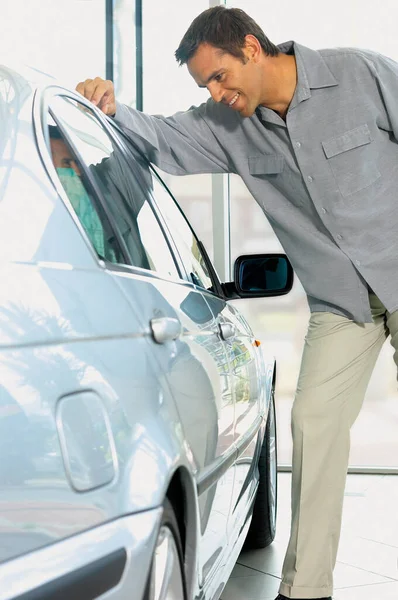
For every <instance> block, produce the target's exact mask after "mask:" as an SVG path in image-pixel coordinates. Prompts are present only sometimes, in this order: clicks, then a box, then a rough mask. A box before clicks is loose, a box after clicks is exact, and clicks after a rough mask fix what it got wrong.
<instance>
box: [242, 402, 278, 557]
mask: <svg viewBox="0 0 398 600" xmlns="http://www.w3.org/2000/svg"><path fill="white" fill-rule="evenodd" d="M258 470H259V483H258V489H257V495H256V499H255V502H254V507H253V516H252V521H251V524H250V528H249V531H248V533H247V537H246V540H245V548H252V549H254V548H265V547H266V546H269V545H270V544H271V543H272V542H273V540H274V538H275V533H276V509H277V490H278V485H277V451H276V419H275V394H274V390H273V391H272V395H271V403H270V407H269V411H268V419H267V426H266V429H265V435H264V440H263V444H262V447H261V452H260V457H259V461H258Z"/></svg>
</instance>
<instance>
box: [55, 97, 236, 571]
mask: <svg viewBox="0 0 398 600" xmlns="http://www.w3.org/2000/svg"><path fill="white" fill-rule="evenodd" d="M63 102H64V104H65V101H64V100H62V99H58V101H57V102H56V103H53V115H54V118H55V119H56V120H57V122H58V123H59V125H60V126H61V127H62V129H63V131H64V132H65V133H66V134H67V135H68V137H69V139H70V143H71V147H74V148H75V150H76V155H77V156H78V158H79V163H80V166H81V168H82V169H84V170H85V172H86V173H87V178H88V179H89V181H90V182H91V186H92V194H95V195H96V197H97V199H98V203H99V205H100V206H102V207H103V210H104V212H106V214H107V215H108V216H109V220H110V222H111V223H112V225H113V228H114V231H115V232H116V233H117V239H118V241H119V243H120V245H121V247H122V248H123V254H124V257H125V259H126V261H125V262H126V263H128V264H129V265H131V266H128V264H127V265H121V264H120V260H119V261H117V260H113V261H112V262H113V263H115V262H119V264H118V265H115V264H113V265H112V268H110V271H109V272H110V274H111V276H112V278H113V279H114V281H115V282H116V283H117V285H118V286H119V288H120V289H121V290H122V291H123V293H124V295H125V297H126V298H127V300H128V301H129V302H130V304H131V307H132V309H133V310H134V311H136V313H137V314H138V315H139V317H140V319H141V322H142V323H143V327H144V329H145V330H146V332H147V333H149V332H151V333H152V336H153V341H152V342H151V344H152V352H153V357H154V360H155V361H156V362H157V365H158V368H159V377H160V378H161V380H162V381H163V382H164V383H165V384H166V385H165V386H164V387H163V389H164V390H165V392H164V393H167V390H169V393H170V394H171V396H172V398H173V400H174V402H175V404H176V407H177V410H178V413H179V416H180V423H181V428H182V430H181V440H182V444H184V445H185V453H186V455H187V456H188V458H189V460H190V462H191V465H192V470H193V472H194V474H195V477H196V480H197V487H198V492H199V508H200V530H201V535H202V543H201V548H202V552H201V556H200V565H201V572H202V574H203V573H206V574H208V573H209V571H211V570H212V569H216V568H217V565H218V564H219V562H220V561H221V559H222V548H223V547H225V546H226V543H225V542H226V536H227V522H228V517H229V510H230V502H231V496H232V491H233V463H234V458H235V447H234V438H233V427H234V402H233V396H232V394H231V388H230V376H229V371H228V365H227V357H226V353H225V349H224V345H223V342H222V341H221V339H220V337H219V331H218V328H217V323H216V321H215V319H214V316H213V313H212V311H211V310H210V309H209V306H208V304H207V303H206V302H205V300H204V298H203V295H202V294H201V292H200V291H198V290H197V288H196V287H195V285H194V284H193V283H189V282H187V281H184V280H183V279H182V276H181V273H182V271H181V269H182V265H181V264H180V263H179V258H178V257H177V258H176V260H175V259H174V256H173V252H172V251H171V248H170V242H169V240H168V239H167V237H166V236H165V235H164V229H163V228H162V225H161V221H160V217H159V215H158V214H157V212H156V211H154V210H153V208H152V206H151V200H150V198H149V197H148V188H149V185H150V180H151V178H150V176H149V171H148V170H147V169H145V168H144V167H143V164H144V163H143V161H142V160H141V163H142V164H141V165H140V164H139V159H137V157H133V156H129V158H128V163H127V162H126V160H125V155H124V154H123V152H121V151H120V146H119V144H118V143H115V138H114V135H115V134H114V133H113V134H110V133H109V132H106V131H105V130H104V129H103V127H102V126H101V125H100V124H99V122H98V120H97V118H96V117H95V115H94V113H92V111H90V110H89V109H86V110H85V111H84V112H82V111H79V110H77V109H76V108H75V107H73V106H71V105H70V104H69V103H68V106H67V107H65V106H64V104H63ZM72 109H73V110H72ZM74 111H75V112H74ZM72 145H73V146H72ZM148 176H149V178H148ZM101 248H102V246H101ZM99 254H101V252H99ZM106 264H107V266H108V267H110V264H109V259H108V262H107V263H106ZM184 274H185V273H184ZM179 327H180V328H181V334H180V335H178V333H179ZM170 468H172V465H170Z"/></svg>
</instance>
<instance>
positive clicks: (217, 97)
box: [207, 81, 224, 102]
mask: <svg viewBox="0 0 398 600" xmlns="http://www.w3.org/2000/svg"><path fill="white" fill-rule="evenodd" d="M207 89H208V90H209V92H210V95H211V97H212V98H213V100H214V102H221V101H222V99H223V97H224V90H223V89H222V87H221V85H220V84H219V83H218V82H217V81H212V82H211V83H209V85H208V86H207Z"/></svg>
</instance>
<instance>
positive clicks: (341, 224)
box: [116, 42, 398, 322]
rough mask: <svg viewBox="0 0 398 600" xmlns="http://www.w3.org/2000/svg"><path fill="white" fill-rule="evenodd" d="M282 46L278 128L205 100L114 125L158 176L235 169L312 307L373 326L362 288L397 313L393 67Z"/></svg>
mask: <svg viewBox="0 0 398 600" xmlns="http://www.w3.org/2000/svg"><path fill="white" fill-rule="evenodd" d="M279 48H280V50H281V51H282V52H294V54H295V57H296V63H297V74H298V81H297V86H296V90H295V94H294V96H293V99H292V102H291V104H290V106H289V109H288V112H287V116H286V122H285V121H284V120H283V119H282V118H280V117H279V115H278V114H277V113H275V112H274V111H272V110H270V109H268V108H265V107H262V106H260V107H258V109H257V112H256V114H255V115H253V116H252V117H250V118H242V117H241V116H240V115H239V113H238V112H237V111H234V110H231V109H230V108H228V107H227V106H225V105H224V104H217V103H215V102H214V101H213V100H211V99H209V100H208V102H206V103H204V104H202V105H200V106H199V107H193V108H191V109H190V110H188V111H185V112H181V113H177V114H175V115H173V116H171V117H162V116H149V115H145V114H143V113H140V112H138V111H134V110H132V109H130V108H128V107H126V106H124V105H120V104H118V105H117V112H116V120H117V121H118V122H119V123H120V124H121V125H123V126H125V127H126V128H127V129H128V130H130V135H131V137H132V139H134V141H135V142H136V143H137V142H138V144H139V145H140V146H141V148H142V150H143V151H144V152H146V154H147V155H148V156H149V159H150V160H151V161H152V162H153V163H154V164H156V165H158V166H159V167H160V168H161V169H163V170H164V171H166V172H169V173H172V174H175V175H186V174H192V173H220V172H221V173H227V172H232V173H237V174H239V175H240V176H241V177H242V179H243V180H244V182H245V184H246V185H247V187H248V189H249V190H250V192H251V194H252V195H253V197H254V198H255V199H256V201H257V202H258V203H259V205H260V206H261V207H262V209H263V211H264V213H265V215H266V216H267V218H268V220H269V222H270V224H271V225H272V227H273V229H274V231H275V233H276V235H277V237H278V238H279V240H280V242H281V243H282V246H283V247H284V249H285V251H286V254H287V255H288V257H289V259H290V261H291V263H292V265H293V268H294V269H295V272H296V274H297V276H298V277H299V279H300V280H301V282H302V285H303V287H304V289H305V291H306V293H307V297H308V302H309V306H310V310H311V311H331V312H334V313H336V314H342V315H346V316H347V317H349V318H351V319H353V320H355V321H358V322H370V321H371V320H372V317H371V312H370V307H369V298H368V287H370V288H371V289H372V290H373V291H374V292H375V293H376V294H377V295H378V297H379V298H380V300H381V301H382V302H383V303H384V305H385V306H386V307H387V309H388V310H389V311H390V312H392V311H394V310H396V309H397V308H398V199H397V195H398V142H397V140H398V65H397V64H396V63H395V62H394V61H392V60H390V59H388V58H386V57H384V56H381V55H379V54H376V53H373V52H370V51H362V50H357V49H351V48H339V49H332V50H320V51H314V50H311V49H309V48H306V47H305V46H301V45H300V44H297V43H295V42H287V43H285V44H282V45H280V46H279Z"/></svg>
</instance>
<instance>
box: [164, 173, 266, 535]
mask: <svg viewBox="0 0 398 600" xmlns="http://www.w3.org/2000/svg"><path fill="white" fill-rule="evenodd" d="M154 195H155V200H156V202H157V203H158V204H159V205H160V207H161V209H162V212H163V213H164V215H165V218H166V220H167V223H168V226H169V227H170V229H171V230H172V232H173V236H174V238H175V239H176V240H178V251H179V253H180V255H181V258H182V260H183V262H184V265H185V267H186V271H187V273H188V276H189V278H190V279H191V281H193V282H194V283H195V284H196V285H197V286H198V288H200V289H201V291H202V294H203V295H204V297H205V299H206V302H207V304H208V305H209V308H210V310H211V311H212V313H213V318H214V322H215V323H216V325H217V327H218V328H219V330H220V335H221V338H222V340H223V346H224V350H225V352H226V354H227V358H228V365H229V370H230V376H231V385H232V391H233V396H234V399H235V421H234V431H233V438H234V442H235V444H236V446H237V450H238V458H237V461H236V464H235V472H236V473H235V483H234V493H233V496H232V505H231V516H230V523H229V526H228V528H229V530H231V529H232V530H233V529H234V528H235V526H236V527H237V528H239V527H240V526H241V524H242V519H243V518H244V515H246V514H247V503H248V502H249V501H250V499H251V497H252V494H253V492H254V490H255V486H256V479H255V470H254V463H253V459H254V458H255V456H256V452H255V451H256V444H257V439H258V431H259V427H260V425H261V422H262V414H263V410H264V408H263V406H262V403H261V389H260V386H261V378H262V372H261V367H260V361H259V360H258V348H257V347H256V346H255V345H254V342H255V340H254V337H253V333H252V331H251V330H250V327H249V326H248V324H247V322H246V321H245V320H244V318H243V317H242V316H241V315H240V314H239V313H238V311H237V310H236V309H235V308H234V306H232V305H230V304H229V303H228V302H226V301H225V299H224V298H222V297H221V296H220V295H218V294H217V291H218V289H219V285H217V282H216V281H214V280H215V278H216V275H215V273H213V274H211V273H210V272H209V269H208V268H207V265H208V258H207V257H206V256H204V251H203V246H202V245H201V244H200V243H199V242H198V240H197V238H196V236H195V234H194V232H193V230H192V229H191V227H190V225H189V223H188V222H187V220H186V218H185V217H184V215H183V214H182V212H181V210H180V209H179V208H178V206H177V205H176V203H175V201H174V200H173V198H172V197H171V195H170V194H169V193H168V192H167V190H166V189H165V187H164V186H162V182H161V180H160V178H154ZM182 201H183V199H182ZM226 426H227V427H229V426H230V422H229V421H227V422H226ZM228 443H229V430H228Z"/></svg>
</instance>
